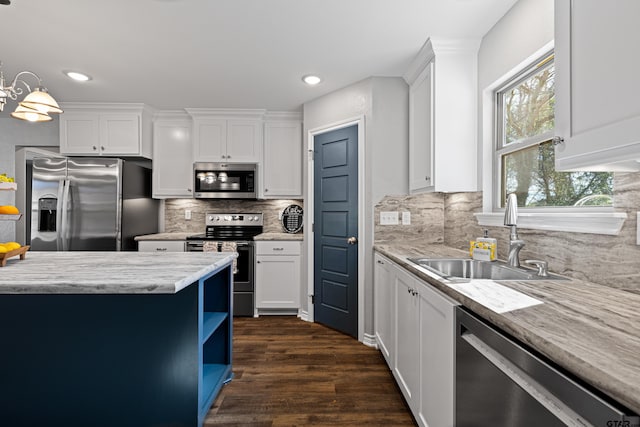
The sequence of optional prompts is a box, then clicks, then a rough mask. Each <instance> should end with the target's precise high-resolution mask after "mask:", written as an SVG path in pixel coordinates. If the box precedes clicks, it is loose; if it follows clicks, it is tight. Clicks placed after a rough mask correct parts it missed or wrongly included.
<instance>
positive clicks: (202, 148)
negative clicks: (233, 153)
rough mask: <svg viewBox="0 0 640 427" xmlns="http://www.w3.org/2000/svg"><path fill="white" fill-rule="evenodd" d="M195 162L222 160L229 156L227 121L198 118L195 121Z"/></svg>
mask: <svg viewBox="0 0 640 427" xmlns="http://www.w3.org/2000/svg"><path fill="white" fill-rule="evenodd" d="M193 141H194V144H193V150H194V151H193V159H194V161H195V162H222V161H224V160H226V156H227V121H226V120H224V119H198V120H194V122H193Z"/></svg>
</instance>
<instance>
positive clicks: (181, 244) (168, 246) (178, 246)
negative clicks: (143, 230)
mask: <svg viewBox="0 0 640 427" xmlns="http://www.w3.org/2000/svg"><path fill="white" fill-rule="evenodd" d="M186 245H187V242H185V241H184V240H141V241H138V252H185V251H186Z"/></svg>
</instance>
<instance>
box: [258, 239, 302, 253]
mask: <svg viewBox="0 0 640 427" xmlns="http://www.w3.org/2000/svg"><path fill="white" fill-rule="evenodd" d="M256 254H258V255H300V242H285V241H272V242H256Z"/></svg>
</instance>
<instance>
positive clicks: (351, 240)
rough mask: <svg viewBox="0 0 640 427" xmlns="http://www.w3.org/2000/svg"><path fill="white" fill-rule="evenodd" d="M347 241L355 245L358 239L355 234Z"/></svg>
mask: <svg viewBox="0 0 640 427" xmlns="http://www.w3.org/2000/svg"><path fill="white" fill-rule="evenodd" d="M347 243H348V244H350V245H355V244H356V243H358V239H357V238H356V237H355V236H351V237H349V238H348V239H347Z"/></svg>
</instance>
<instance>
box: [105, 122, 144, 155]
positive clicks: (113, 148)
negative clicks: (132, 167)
mask: <svg viewBox="0 0 640 427" xmlns="http://www.w3.org/2000/svg"><path fill="white" fill-rule="evenodd" d="M100 152H101V154H103V155H126V154H131V155H139V154H140V116H139V115H138V114H101V115H100Z"/></svg>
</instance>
